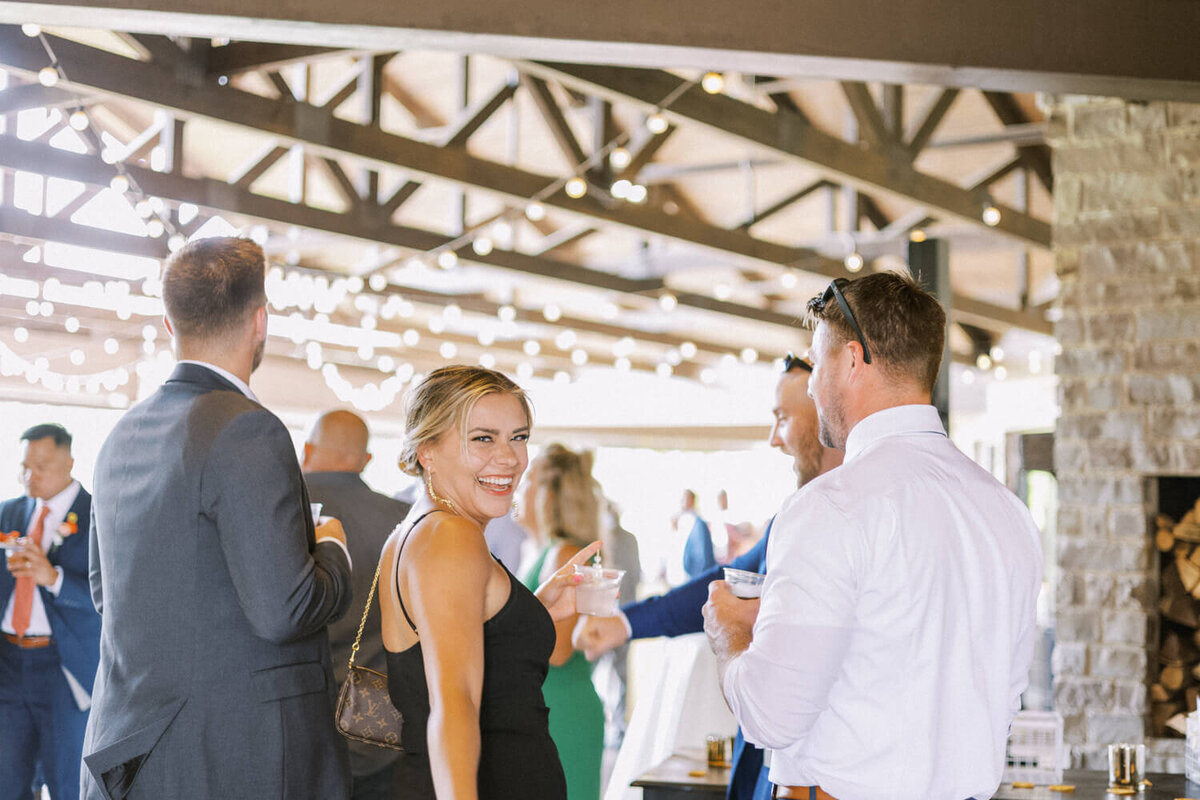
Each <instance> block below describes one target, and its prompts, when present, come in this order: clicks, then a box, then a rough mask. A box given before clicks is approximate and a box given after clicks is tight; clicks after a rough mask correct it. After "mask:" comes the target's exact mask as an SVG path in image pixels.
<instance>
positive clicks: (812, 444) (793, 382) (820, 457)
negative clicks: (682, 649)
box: [574, 354, 842, 800]
mask: <svg viewBox="0 0 1200 800" xmlns="http://www.w3.org/2000/svg"><path fill="white" fill-rule="evenodd" d="M811 372H812V368H811V367H810V366H809V365H808V364H807V363H806V362H805V361H803V360H801V359H799V358H796V357H795V356H793V355H791V354H789V355H788V356H787V358H786V359H784V371H783V374H782V375H780V376H779V382H778V383H777V384H776V387H775V408H774V412H773V413H774V415H775V423H774V425H772V427H771V440H770V442H771V446H772V447H775V448H778V449H779V450H781V451H783V452H784V453H786V454H787V455H789V456H791V457H792V469H793V470H794V471H795V473H796V481H797V485H798V486H803V485H804V484H805V483H807V482H808V481H810V480H812V479H813V478H815V477H817V476H818V475H820V474H822V473H824V472H827V471H829V470H831V469H833V468H834V467H836V466H837V465H839V464H841V463H842V453H841V451H839V450H831V449H829V448H826V447H822V446H821V443H820V441H818V439H817V409H816V406H814V405H813V401H812V400H811V399H809V397H808V376H809V374H810V373H811ZM770 533H771V524H770V523H767V529H766V530H765V531H764V532H763V535H762V538H761V539H760V540H759V542H758V544H756V545H755V546H754V547H752V548H751V549H750V550H748V551H747V552H746V553H744V554H743V555H741V556H738V557H737V558H736V559H734V560H733V562H732V563H730V564H729V566H730V567H733V568H734V569H742V570H747V571H749V572H763V571H764V570H765V569H766V559H767V540H768V538H769V536H770ZM722 570H723V567H720V566H716V567H712V568H710V569H709V570H708V571H706V572H704V573H702V574H700V575H698V576H696V577H695V578H693V579H692V580H691V581H689V582H688V583H685V584H683V585H682V586H679V587H677V588H675V589H672V590H671V591H670V592H667V593H666V594H664V595H661V596H659V597H651V598H649V599H647V600H643V601H641V602H639V603H632V604H630V605H627V606H623V607H622V608H621V614H620V615H618V616H615V617H587V618H586V619H585V620H584V622H583V623H581V624H580V625H579V626H578V627H577V628H576V631H575V636H574V644H575V648H576V649H577V650H582V651H583V652H584V654H585V655H586V656H587V657H588V658H589V659H591V660H594V659H596V658H598V657H600V656H601V655H602V654H604V653H606V652H608V651H609V650H611V649H613V648H614V647H618V646H620V645H622V644H624V643H625V642H627V641H629V640H630V639H646V638H650V637H654V636H682V635H683V634H687V633H697V632H699V631H702V630H704V618H703V616H701V613H700V609H701V608H702V607H703V606H704V603H705V602H706V601H707V600H708V585H709V584H710V583H712V582H713V581H719V580H722V579H723V578H724V573H723V572H722ZM770 796H771V784H770V781H769V780H768V779H767V768H766V767H765V766H763V753H762V750H760V749H759V748H757V747H755V746H754V745H752V744H747V743H746V742H745V740H743V739H742V734H741V731H740V730H739V731H738V735H737V739H736V740H735V742H734V747H733V773H732V777H731V778H730V782H729V790H728V792H727V794H726V797H727V798H728V800H767V798H770Z"/></svg>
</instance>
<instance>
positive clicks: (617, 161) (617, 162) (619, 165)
mask: <svg viewBox="0 0 1200 800" xmlns="http://www.w3.org/2000/svg"><path fill="white" fill-rule="evenodd" d="M632 161H633V155H632V154H630V152H629V151H628V150H627V149H625V148H624V147H617V148H615V149H614V150H613V151H612V152H611V153H609V154H608V163H609V164H611V165H612V168H613V169H625V168H626V167H628V166H629V165H630V163H632Z"/></svg>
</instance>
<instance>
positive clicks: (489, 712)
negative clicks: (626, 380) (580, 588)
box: [379, 366, 599, 800]
mask: <svg viewBox="0 0 1200 800" xmlns="http://www.w3.org/2000/svg"><path fill="white" fill-rule="evenodd" d="M530 423H531V417H530V410H529V403H528V401H527V400H526V398H525V394H524V392H522V390H521V389H520V387H518V386H517V385H516V384H514V383H513V382H512V381H511V380H509V379H508V378H507V377H505V376H504V375H502V374H501V373H499V372H494V371H492V370H487V369H483V368H481V367H464V366H453V367H444V368H442V369H438V370H435V371H434V372H432V373H430V374H429V376H428V377H427V378H426V379H425V380H424V381H422V382H421V385H420V386H418V387H417V388H416V389H415V390H414V391H413V394H412V396H411V398H410V401H409V407H408V412H407V417H406V440H405V445H404V450H403V452H402V453H401V459H402V461H401V468H402V469H403V470H404V471H405V472H408V473H409V474H411V475H415V476H418V477H420V478H422V479H423V480H424V482H425V492H424V493H422V496H421V497H419V498H418V500H417V502H416V503H415V504H414V505H413V509H412V511H411V512H410V514H409V517H408V519H407V520H405V522H404V523H403V524H402V525H400V526H399V527H397V529H396V531H395V532H393V533H392V536H391V537H390V538H389V539H388V542H387V544H386V545H385V546H384V550H383V557H382V564H383V568H382V569H381V571H380V576H381V578H380V582H379V583H380V610H381V613H382V624H383V642H384V647H385V648H386V650H387V661H388V688H389V691H390V694H391V698H392V702H393V703H394V704H395V706H396V708H398V709H399V710H400V713H401V714H402V715H403V716H404V726H403V729H402V736H403V744H404V749H405V754H404V755H403V756H401V758H400V762H399V765H398V768H397V772H398V774H399V776H400V783H401V785H400V792H399V796H400V797H402V798H422V799H424V798H433V797H439V798H443V800H446V798H454V800H474V799H475V798H481V799H482V800H492V799H494V800H502V799H503V800H508V799H509V798H529V799H530V800H565V798H566V783H565V781H564V779H563V773H562V767H561V766H560V764H559V760H558V752H557V751H556V750H555V747H554V742H553V741H552V740H551V739H550V734H549V728H548V725H547V720H548V712H547V710H546V705H545V703H544V702H543V700H542V682H543V681H544V680H545V677H546V671H547V666H548V663H549V658H550V654H551V652H552V651H553V649H554V638H555V637H554V621H555V620H557V619H562V618H565V617H568V616H570V615H572V614H573V613H574V612H575V591H574V588H573V587H574V585H575V582H576V578H575V576H574V574H573V567H574V565H575V564H577V563H583V562H584V561H585V560H586V559H588V558H590V557H591V556H592V555H593V554H594V553H595V551H596V550H597V549H598V548H599V544H598V543H597V544H595V545H593V546H590V547H588V548H585V549H584V550H582V551H580V553H579V554H578V555H577V556H576V557H575V558H573V559H572V560H571V561H570V562H568V563H567V564H566V565H565V566H564V567H563V568H562V569H560V570H558V571H557V572H556V573H555V574H554V576H553V577H552V578H550V579H549V580H548V581H546V583H545V584H543V585H542V586H541V587H540V588H539V589H538V590H537V592H536V594H535V593H532V592H530V591H529V590H528V589H526V588H525V587H524V586H523V585H521V583H520V581H518V580H517V579H516V578H515V577H513V575H512V573H511V572H509V571H508V569H507V568H506V567H505V566H504V565H503V564H501V563H500V562H499V561H497V560H496V559H494V558H493V557H492V556H491V554H490V553H489V552H488V549H487V544H486V543H485V541H484V538H483V529H484V527H485V526H486V525H487V523H488V521H489V520H492V519H495V518H496V517H501V516H504V515H505V514H507V513H508V512H509V509H510V508H511V507H512V498H513V491H514V490H515V489H516V487H517V484H518V483H519V482H520V479H521V474H522V473H523V472H524V471H525V467H526V465H527V464H528V461H529V458H528V454H527V452H526V442H527V440H528V438H529V430H530ZM384 575H386V576H388V578H387V580H386V581H385V580H384V579H383V577H382V576H384ZM485 664H486V669H485Z"/></svg>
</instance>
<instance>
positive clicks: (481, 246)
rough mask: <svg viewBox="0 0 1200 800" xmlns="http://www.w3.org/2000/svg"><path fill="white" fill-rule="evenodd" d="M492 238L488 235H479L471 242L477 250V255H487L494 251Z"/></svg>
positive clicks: (473, 248) (472, 247) (472, 246)
mask: <svg viewBox="0 0 1200 800" xmlns="http://www.w3.org/2000/svg"><path fill="white" fill-rule="evenodd" d="M493 246H494V245H493V244H492V240H491V239H490V238H488V237H487V236H477V237H475V239H474V240H473V241H472V242H471V249H472V250H474V251H475V255H478V256H486V255H488V254H489V253H491V252H492V248H493Z"/></svg>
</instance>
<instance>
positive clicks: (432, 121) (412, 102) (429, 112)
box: [383, 72, 446, 128]
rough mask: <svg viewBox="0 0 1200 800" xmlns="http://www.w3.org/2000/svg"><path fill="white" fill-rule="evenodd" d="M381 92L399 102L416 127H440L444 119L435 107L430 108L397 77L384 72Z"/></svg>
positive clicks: (443, 124)
mask: <svg viewBox="0 0 1200 800" xmlns="http://www.w3.org/2000/svg"><path fill="white" fill-rule="evenodd" d="M383 92H384V94H386V95H387V96H388V97H390V98H392V99H393V100H395V101H396V102H397V103H399V104H400V105H401V106H402V107H403V108H404V110H405V111H407V112H408V113H409V115H410V116H412V118H413V122H414V123H416V126H417V127H418V128H441V127H443V126H445V124H446V120H445V119H443V118H442V115H441V114H440V113H438V112H437V111H436V110H435V109H433V108H431V107H430V106H429V105H428V104H426V103H425V102H424V101H423V100H421V98H420V97H419V96H418V95H417V94H416V93H415V92H412V91H409V89H408V87H407V86H405V85H404V82H403V81H401V80H400V79H399V78H398V77H396V76H395V75H393V74H391V73H387V72H385V73H384V75H383Z"/></svg>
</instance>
